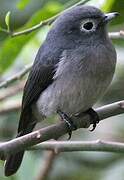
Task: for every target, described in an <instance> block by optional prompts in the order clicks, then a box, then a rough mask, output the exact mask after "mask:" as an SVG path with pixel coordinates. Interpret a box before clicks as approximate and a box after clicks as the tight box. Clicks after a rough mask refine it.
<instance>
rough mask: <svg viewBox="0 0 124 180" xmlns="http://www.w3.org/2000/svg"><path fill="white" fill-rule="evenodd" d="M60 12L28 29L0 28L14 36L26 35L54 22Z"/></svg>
mask: <svg viewBox="0 0 124 180" xmlns="http://www.w3.org/2000/svg"><path fill="white" fill-rule="evenodd" d="M88 1H90V0H81V1H79V2H78V3H76V4H74V5H73V6H71V7H69V8H67V9H66V10H69V9H71V8H73V7H75V6H79V5H83V4H86V3H87V2H88ZM66 10H65V11H66ZM61 13H62V12H60V13H59V14H57V15H55V16H53V17H51V18H49V19H47V20H45V21H42V22H40V23H39V24H37V25H35V26H33V27H31V28H29V29H26V30H23V31H20V32H11V31H8V30H6V29H2V28H1V29H0V30H1V31H3V32H5V33H7V34H8V35H10V36H11V37H16V36H20V35H26V34H28V33H31V32H33V31H35V30H37V29H39V28H41V27H43V26H45V25H50V24H51V23H52V22H54V21H55V20H56V18H57V17H58V16H60V14H61Z"/></svg>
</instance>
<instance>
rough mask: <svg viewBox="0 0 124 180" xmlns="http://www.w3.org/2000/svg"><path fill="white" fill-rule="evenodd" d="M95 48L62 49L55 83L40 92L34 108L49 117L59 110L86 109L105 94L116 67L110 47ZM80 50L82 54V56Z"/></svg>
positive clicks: (70, 113)
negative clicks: (81, 49)
mask: <svg viewBox="0 0 124 180" xmlns="http://www.w3.org/2000/svg"><path fill="white" fill-rule="evenodd" d="M95 50H96V51H97V52H99V53H96V51H93V48H92V49H88V50H86V51H85V56H84V53H83V52H84V50H83V52H79V49H78V50H77V51H76V50H75V52H74V51H73V52H72V51H71V50H70V51H64V53H63V55H62V58H61V60H60V62H59V63H58V65H57V70H56V74H55V76H54V82H53V83H52V84H51V85H50V86H49V87H48V88H47V89H46V90H45V91H44V92H43V93H42V94H41V95H40V97H39V99H38V101H37V103H36V109H37V113H39V114H40V115H45V116H50V115H52V114H54V113H56V111H57V109H58V108H59V109H61V110H62V111H63V112H65V113H67V114H68V115H72V114H75V113H79V112H81V111H85V110H87V109H88V108H90V107H92V106H93V104H94V103H95V102H96V101H97V100H98V99H99V97H100V96H101V95H103V94H104V92H105V90H106V89H107V87H108V85H109V84H110V82H111V80H112V77H113V73H114V70H115V62H116V53H115V50H114V49H113V47H112V46H111V47H110V46H109V48H106V47H105V46H103V45H101V47H100V46H98V47H95ZM81 53H82V56H81Z"/></svg>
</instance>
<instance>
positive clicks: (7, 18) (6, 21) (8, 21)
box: [5, 11, 11, 31]
mask: <svg viewBox="0 0 124 180" xmlns="http://www.w3.org/2000/svg"><path fill="white" fill-rule="evenodd" d="M10 14H11V12H10V11H8V12H7V13H6V16H5V23H6V26H7V30H8V31H9V30H10Z"/></svg>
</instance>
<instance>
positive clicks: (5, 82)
mask: <svg viewBox="0 0 124 180" xmlns="http://www.w3.org/2000/svg"><path fill="white" fill-rule="evenodd" d="M31 66H32V64H30V65H27V66H25V68H24V69H23V70H22V71H20V72H19V73H17V74H15V75H13V76H12V77H11V78H9V79H7V80H5V81H3V82H2V83H1V84H0V88H3V87H7V86H8V85H9V84H11V83H13V82H15V81H17V80H20V79H21V78H22V77H23V76H24V75H25V74H26V73H28V72H29V71H30V69H31Z"/></svg>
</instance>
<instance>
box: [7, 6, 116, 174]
mask: <svg viewBox="0 0 124 180" xmlns="http://www.w3.org/2000/svg"><path fill="white" fill-rule="evenodd" d="M117 15H118V13H116V12H115V13H109V14H104V13H103V12H101V11H100V10H99V9H97V8H95V7H93V6H77V7H74V8H72V9H69V10H66V11H64V12H63V13H62V14H61V15H60V16H59V17H58V18H57V19H56V21H55V22H54V23H53V24H52V27H51V30H50V31H49V33H48V35H47V37H46V40H45V42H44V43H43V45H42V46H41V47H40V49H39V51H38V53H37V55H36V58H35V61H34V64H33V66H32V69H31V72H30V74H29V77H28V80H27V82H26V85H25V88H24V94H23V100H22V110H21V115H20V121H19V127H18V135H17V137H19V136H22V135H25V134H27V133H30V132H31V131H32V130H33V128H34V126H35V125H36V123H37V121H38V120H39V117H40V119H44V118H46V117H49V116H51V115H54V114H59V116H60V117H61V118H62V119H63V120H65V121H66V122H67V124H68V126H69V128H70V129H69V134H71V128H72V129H73V128H76V127H74V124H72V121H71V118H70V117H73V116H74V115H75V114H80V113H82V112H89V113H91V114H95V112H94V111H93V109H92V106H93V105H94V103H96V101H97V100H98V99H99V98H100V97H101V96H102V95H103V94H104V92H105V90H106V89H107V87H108V86H109V84H110V83H111V81H112V77H113V74H114V71H115V65H116V52H115V48H114V47H113V45H112V43H111V41H110V39H109V37H108V32H107V23H108V22H109V21H110V20H111V19H113V18H114V17H115V16H117ZM96 119H97V120H94V121H93V127H94V128H95V126H96V123H97V122H98V118H96ZM23 154H24V151H22V152H18V153H16V154H13V155H9V156H8V157H7V159H6V163H5V175H6V176H10V175H12V174H14V173H15V172H16V171H17V170H18V168H19V166H20V164H21V161H22V158H23Z"/></svg>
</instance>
